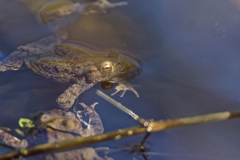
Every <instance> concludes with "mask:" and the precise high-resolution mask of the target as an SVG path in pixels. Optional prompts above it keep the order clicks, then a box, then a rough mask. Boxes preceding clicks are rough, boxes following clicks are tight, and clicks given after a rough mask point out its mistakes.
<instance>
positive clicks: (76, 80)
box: [0, 0, 139, 109]
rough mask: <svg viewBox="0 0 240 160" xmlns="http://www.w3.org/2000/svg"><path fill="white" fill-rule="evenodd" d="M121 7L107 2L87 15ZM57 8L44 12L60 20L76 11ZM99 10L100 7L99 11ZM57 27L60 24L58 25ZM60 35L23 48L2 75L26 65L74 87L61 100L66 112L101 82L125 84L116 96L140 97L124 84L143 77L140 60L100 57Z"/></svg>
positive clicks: (7, 62) (113, 55)
mask: <svg viewBox="0 0 240 160" xmlns="http://www.w3.org/2000/svg"><path fill="white" fill-rule="evenodd" d="M51 5H53V4H50V6H51ZM119 5H124V4H123V2H122V3H120V2H119V3H116V4H115V5H114V3H113V4H111V3H109V2H108V1H107V0H98V1H97V2H94V3H91V4H89V5H87V6H88V7H89V8H86V7H87V6H85V9H83V11H84V13H91V12H90V10H93V9H95V10H97V9H98V10H102V9H104V6H105V8H107V7H114V6H119ZM53 6H54V7H55V8H54V7H49V8H50V9H49V8H48V9H46V7H45V10H44V11H45V12H47V11H48V12H49V14H50V13H51V14H50V15H51V16H52V15H54V16H53V17H57V16H56V14H62V12H64V13H65V12H66V13H65V14H63V15H62V16H60V17H61V18H62V17H64V16H67V15H68V14H69V12H70V11H72V10H70V11H69V12H68V10H67V11H65V10H63V11H62V10H61V11H62V12H53V10H54V9H56V8H57V7H60V9H62V8H61V7H66V4H65V3H63V4H61V5H53ZM90 6H95V7H93V8H92V7H90ZM96 6H98V7H97V8H96ZM50 11H51V12H50ZM87 11H88V12H87ZM53 13H54V14H53ZM44 15H45V16H46V15H48V14H44ZM50 15H49V16H50ZM45 19H46V18H45ZM51 20H52V19H51ZM51 22H52V21H51ZM50 24H51V23H50ZM54 25H56V24H55V23H54ZM55 28H58V27H55ZM59 33H60V32H58V33H56V36H49V37H46V38H43V39H41V40H39V41H37V42H33V43H30V44H28V45H24V46H19V47H18V48H17V49H16V50H15V51H14V52H12V53H11V54H10V55H9V56H8V57H6V58H5V59H4V60H3V61H1V62H0V71H1V72H4V71H8V70H19V69H20V68H21V66H22V65H23V64H25V65H26V66H27V67H28V68H30V69H31V70H32V71H33V72H35V73H37V74H40V75H42V76H44V77H46V78H52V79H53V80H55V81H57V82H70V83H73V84H72V86H70V87H69V88H68V89H67V90H66V91H65V92H64V93H63V94H61V95H60V96H59V97H58V98H57V103H58V104H59V106H60V107H61V108H64V109H69V108H70V107H71V106H72V105H73V103H74V101H75V99H76V98H77V97H78V96H79V95H80V94H81V93H82V92H84V91H85V90H87V89H89V88H90V87H92V86H93V85H94V84H96V83H99V82H111V83H121V84H120V86H117V87H116V90H117V91H116V92H118V91H120V90H123V91H124V92H123V94H124V93H125V91H126V90H131V91H133V92H134V93H135V94H136V96H137V97H138V94H137V92H136V91H135V90H134V89H133V87H131V86H130V85H129V84H127V83H125V82H124V81H125V80H127V79H130V78H133V77H134V76H136V75H137V74H138V73H139V64H138V62H137V60H136V59H134V58H132V57H130V56H127V55H123V54H119V53H118V52H116V51H113V50H111V51H109V53H97V52H92V51H90V50H87V49H83V48H81V47H79V46H77V45H75V44H62V43H61V42H62V39H61V38H62V37H61V36H59ZM61 33H62V32H61ZM65 38H66V37H65ZM63 39H64V38H63ZM116 92H115V93H116ZM115 93H114V94H115ZM123 94H122V95H121V96H123Z"/></svg>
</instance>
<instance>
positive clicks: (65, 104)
mask: <svg viewBox="0 0 240 160" xmlns="http://www.w3.org/2000/svg"><path fill="white" fill-rule="evenodd" d="M93 85H94V83H86V82H85V79H83V80H82V81H81V83H80V84H78V83H77V84H73V85H72V86H70V87H69V88H68V89H67V90H65V91H64V92H63V93H62V94H61V95H60V96H58V98H57V103H58V105H59V107H60V108H63V109H69V108H71V107H72V105H73V104H74V101H75V99H76V98H77V97H78V96H79V95H80V94H81V93H82V92H84V91H86V90H88V89H89V88H91V87H92V86H93Z"/></svg>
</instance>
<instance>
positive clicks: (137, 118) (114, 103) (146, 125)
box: [96, 90, 149, 127]
mask: <svg viewBox="0 0 240 160" xmlns="http://www.w3.org/2000/svg"><path fill="white" fill-rule="evenodd" d="M96 94H97V95H99V96H100V97H102V98H103V99H105V100H106V101H108V102H109V103H111V104H113V105H114V106H116V107H118V108H119V109H120V110H122V111H123V112H125V113H127V114H128V115H129V116H131V117H132V118H133V119H134V120H136V121H138V122H139V123H140V124H141V125H143V126H145V127H148V125H149V122H148V121H147V120H145V119H143V118H141V117H139V116H138V115H137V114H135V113H134V112H133V111H131V110H130V109H128V108H127V107H125V106H123V105H122V104H121V103H119V102H117V101H115V100H114V99H112V98H111V97H109V96H108V95H106V94H105V93H103V92H102V91H100V90H97V91H96Z"/></svg>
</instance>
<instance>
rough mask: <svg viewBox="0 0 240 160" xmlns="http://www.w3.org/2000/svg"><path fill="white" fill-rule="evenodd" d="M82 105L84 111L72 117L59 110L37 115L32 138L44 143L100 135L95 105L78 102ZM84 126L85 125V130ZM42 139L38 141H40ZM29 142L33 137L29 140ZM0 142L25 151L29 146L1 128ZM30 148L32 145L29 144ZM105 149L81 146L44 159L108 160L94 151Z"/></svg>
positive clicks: (100, 128)
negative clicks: (86, 119)
mask: <svg viewBox="0 0 240 160" xmlns="http://www.w3.org/2000/svg"><path fill="white" fill-rule="evenodd" d="M80 104H81V105H82V106H83V108H84V109H83V110H81V111H77V112H76V113H75V114H74V113H72V112H66V111H64V110H61V109H54V110H50V111H47V112H44V113H42V114H39V115H38V116H36V117H35V119H36V121H35V126H36V133H35V135H34V137H38V138H35V139H38V140H40V141H42V142H35V143H33V144H34V145H35V144H36V143H43V142H48V143H51V142H57V141H60V140H67V139H72V138H75V137H79V136H81V137H87V136H92V135H96V134H101V133H103V131H104V128H103V125H102V121H101V119H100V117H99V115H98V114H97V112H96V111H95V110H94V107H95V105H96V104H97V103H94V104H92V105H91V106H86V105H85V104H83V103H80ZM83 117H87V118H88V119H89V120H88V122H86V121H84V120H83ZM83 126H86V127H85V128H84V127H83ZM39 137H41V138H39ZM30 139H32V137H31V138H30ZM0 142H1V143H4V144H6V145H8V146H11V147H14V148H25V147H29V144H28V141H27V140H26V139H24V140H19V139H17V138H16V137H14V136H12V135H10V134H9V133H8V132H6V131H3V130H1V129H0ZM30 146H31V145H30ZM108 150H109V149H108V148H107V147H100V148H96V149H94V148H91V147H84V148H80V149H74V150H70V151H63V152H56V153H52V154H48V155H47V156H46V159H47V160H53V159H56V160H66V159H72V160H86V159H87V160H105V159H111V158H110V157H107V156H106V155H105V156H104V157H103V158H102V157H100V156H99V155H98V153H97V152H99V151H103V152H108Z"/></svg>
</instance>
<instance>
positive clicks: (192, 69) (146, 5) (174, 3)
mask: <svg viewBox="0 0 240 160" xmlns="http://www.w3.org/2000/svg"><path fill="white" fill-rule="evenodd" d="M46 1H47V0H46ZM85 2H86V1H85ZM111 2H118V1H116V0H114V1H113V0H112V1H111ZM44 3H45V2H44V1H40V0H39V1H34V3H33V2H31V1H30V0H1V1H0V12H1V14H0V51H1V52H0V54H1V55H0V58H1V59H3V58H4V57H6V56H7V55H9V54H10V53H11V52H13V51H14V50H15V49H16V48H17V47H18V46H20V45H25V44H28V43H31V42H34V41H37V40H39V39H41V38H44V37H46V36H48V35H51V34H53V33H52V31H51V30H50V29H49V27H48V26H47V25H45V24H42V23H40V22H39V21H38V19H37V18H36V17H37V16H36V15H37V11H38V9H39V8H41V6H42V5H43V4H44ZM128 3H129V4H128V5H127V6H122V7H118V8H114V9H110V10H107V12H106V13H96V14H89V15H79V16H78V17H77V18H76V19H75V21H72V22H71V23H69V25H67V26H66V28H65V30H66V31H67V33H68V34H69V36H68V38H67V39H66V42H74V43H79V44H88V45H91V46H92V47H93V48H94V47H97V48H101V49H104V50H109V49H117V50H122V51H126V52H128V53H131V54H133V55H134V56H135V57H138V58H139V59H140V60H141V62H142V71H141V74H140V75H139V76H137V77H136V78H134V79H133V80H130V83H131V84H133V85H135V89H136V90H137V91H138V93H139V95H140V98H136V96H135V95H134V94H133V93H132V92H126V94H125V96H124V97H123V98H121V97H119V94H118V95H115V96H114V99H115V100H117V101H119V102H121V103H122V104H123V105H125V106H127V107H128V108H129V109H131V110H133V111H134V112H135V113H136V114H138V115H140V116H141V117H143V118H146V119H151V118H152V119H155V120H158V119H170V118H178V117H184V116H194V115H199V114H206V113H212V112H220V111H233V110H237V109H239V104H240V90H239V87H240V86H239V83H240V61H239V59H240V53H239V50H240V45H239V42H240V32H239V26H240V0H195V1H192V0H168V1H166V0H148V1H144V0H128ZM0 77H1V78H0V104H1V105H0V117H1V119H0V126H6V127H9V128H17V127H18V123H17V122H18V119H19V118H20V117H29V115H30V113H34V112H36V111H39V110H50V109H54V108H56V107H57V104H56V97H57V96H58V95H60V94H61V93H62V92H63V91H64V90H65V89H66V88H68V87H69V86H70V84H67V83H58V82H54V81H53V80H50V79H46V78H44V77H41V76H39V75H37V74H34V73H33V72H32V71H30V70H29V69H27V68H23V69H21V70H19V71H9V72H2V73H0ZM97 89H100V90H102V89H101V87H100V84H98V85H95V86H94V87H92V88H91V89H90V90H88V91H86V92H84V93H83V94H81V96H80V97H79V98H78V101H79V102H84V103H86V104H92V103H93V102H99V105H98V106H97V107H96V111H97V112H98V113H99V115H100V117H101V118H102V122H103V125H104V129H105V131H112V130H116V129H120V128H124V127H130V126H135V125H137V123H136V122H135V121H134V120H132V119H131V118H130V117H128V116H127V115H126V114H125V113H123V112H121V111H120V110H119V109H117V108H115V107H114V106H112V105H111V104H109V103H108V102H106V101H104V100H103V99H102V98H100V97H99V96H97V95H96V94H95V91H96V90H97ZM104 92H105V93H106V94H108V95H110V94H111V93H113V92H114V89H111V90H108V91H104ZM239 122H240V120H238V119H236V120H230V121H224V122H217V123H209V124H202V125H196V126H188V127H180V128H176V129H169V130H166V131H162V132H157V133H153V134H152V135H151V136H150V137H149V138H148V143H149V144H150V147H149V148H148V151H149V152H154V153H157V155H154V154H153V155H149V156H147V157H148V159H149V160H158V159H161V160H175V159H178V160H192V159H194V160H198V159H199V160H202V159H205V160H225V159H228V160H237V159H239V158H240V153H239V151H238V150H239V146H240V139H238V136H239V134H240V129H238V126H239V125H238V124H239ZM12 134H14V133H13V132H12ZM15 135H16V133H15ZM143 136H144V135H139V136H134V137H129V138H122V139H120V140H118V141H108V142H104V143H99V144H97V145H94V146H107V147H110V148H113V149H118V148H122V147H125V146H128V145H132V144H136V143H139V142H140V141H141V139H142V137H143ZM111 155H112V157H113V158H114V159H134V158H136V159H143V158H142V157H141V155H140V154H135V153H129V152H117V153H114V154H110V156H111Z"/></svg>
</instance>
